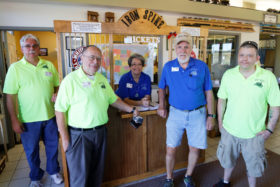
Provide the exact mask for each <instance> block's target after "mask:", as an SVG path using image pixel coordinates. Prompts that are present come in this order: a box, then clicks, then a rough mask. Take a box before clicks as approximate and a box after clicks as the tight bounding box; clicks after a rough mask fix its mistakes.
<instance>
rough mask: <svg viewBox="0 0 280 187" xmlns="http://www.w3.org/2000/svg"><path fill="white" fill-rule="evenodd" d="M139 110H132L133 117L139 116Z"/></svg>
mask: <svg viewBox="0 0 280 187" xmlns="http://www.w3.org/2000/svg"><path fill="white" fill-rule="evenodd" d="M139 114H140V112H139V111H138V110H137V108H136V109H135V110H134V111H133V117H136V116H139Z"/></svg>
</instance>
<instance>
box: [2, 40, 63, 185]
mask: <svg viewBox="0 0 280 187" xmlns="http://www.w3.org/2000/svg"><path fill="white" fill-rule="evenodd" d="M20 45H21V50H22V52H23V54H24V57H23V58H22V59H21V60H20V61H18V62H16V63H13V64H12V65H11V66H10V68H9V70H8V73H7V76H6V80H5V84H4V93H6V94H7V108H8V111H9V114H10V117H11V121H12V128H13V130H14V131H15V132H16V133H19V134H20V135H21V141H22V144H23V147H24V151H25V153H26V158H27V160H28V164H29V166H30V173H29V176H30V179H31V183H30V186H32V187H39V186H42V183H41V182H40V180H41V179H42V177H43V175H44V171H43V170H42V169H41V168H40V157H39V141H40V138H42V140H43V142H44V144H45V150H46V156H47V166H46V171H47V172H48V173H49V175H50V176H51V178H52V179H53V180H54V182H55V183H56V184H60V183H62V181H63V179H62V177H61V175H60V174H59V170H60V168H59V164H58V161H57V156H58V149H57V148H58V129H57V124H56V119H55V113H54V101H55V99H56V93H57V90H58V86H59V78H58V73H57V71H56V69H55V67H54V65H53V64H52V63H51V62H50V61H47V60H44V59H41V58H40V57H39V52H40V43H39V40H38V38H37V37H35V36H34V35H32V34H27V35H24V36H23V37H22V38H21V40H20ZM16 102H18V105H16ZM15 106H18V114H17V112H16V111H17V109H16V108H15Z"/></svg>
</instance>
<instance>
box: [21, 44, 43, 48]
mask: <svg viewBox="0 0 280 187" xmlns="http://www.w3.org/2000/svg"><path fill="white" fill-rule="evenodd" d="M23 47H25V48H27V49H30V48H31V47H32V48H34V49H35V48H38V47H39V45H38V44H34V45H25V46H23Z"/></svg>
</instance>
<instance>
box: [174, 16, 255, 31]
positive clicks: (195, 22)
mask: <svg viewBox="0 0 280 187" xmlns="http://www.w3.org/2000/svg"><path fill="white" fill-rule="evenodd" d="M177 25H178V26H195V27H201V28H207V29H214V30H228V31H242V32H255V31H254V28H253V27H254V26H253V24H249V23H242V22H236V23H234V22H231V21H224V20H215V19H210V20H209V19H206V20H203V19H194V18H178V19H177Z"/></svg>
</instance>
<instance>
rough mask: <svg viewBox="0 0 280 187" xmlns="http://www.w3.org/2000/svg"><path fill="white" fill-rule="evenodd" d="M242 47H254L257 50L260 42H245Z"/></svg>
mask: <svg viewBox="0 0 280 187" xmlns="http://www.w3.org/2000/svg"><path fill="white" fill-rule="evenodd" d="M240 47H253V48H255V49H256V50H258V44H257V43H256V42H254V41H246V42H243V43H242V44H241V46H240Z"/></svg>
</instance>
